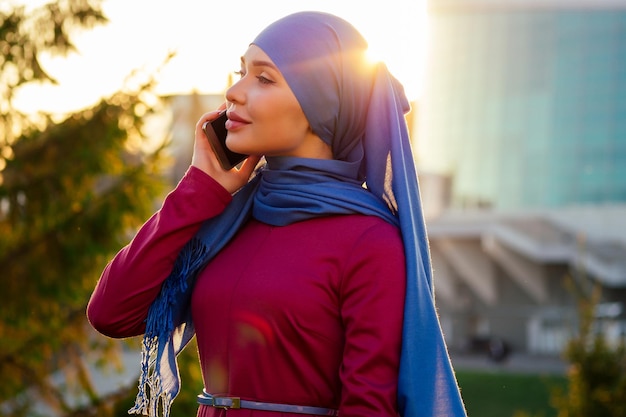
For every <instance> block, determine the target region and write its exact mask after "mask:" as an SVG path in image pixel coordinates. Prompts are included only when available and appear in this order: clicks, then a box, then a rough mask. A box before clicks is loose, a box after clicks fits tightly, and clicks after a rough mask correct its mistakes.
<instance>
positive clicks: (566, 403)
mask: <svg viewBox="0 0 626 417" xmlns="http://www.w3.org/2000/svg"><path fill="white" fill-rule="evenodd" d="M570 283H571V284H572V285H571V287H572V289H573V290H574V293H575V294H576V296H577V300H578V312H579V326H578V334H577V335H576V337H574V338H572V339H571V340H570V342H569V343H568V345H567V348H566V350H565V352H564V353H565V358H566V359H567V360H568V361H569V362H570V369H569V372H568V385H567V390H565V391H563V390H558V391H556V392H555V394H554V400H553V402H554V405H555V407H556V408H557V409H558V417H623V416H626V345H625V344H624V340H622V341H621V343H619V345H618V346H611V345H609V344H608V343H607V341H606V339H605V337H604V336H603V334H602V332H601V331H599V329H597V325H598V324H599V322H598V319H597V318H596V317H595V311H596V306H597V305H598V302H599V301H600V298H601V291H600V287H599V286H598V285H597V284H593V285H592V284H590V283H589V282H588V281H586V280H585V279H584V277H583V278H581V279H579V280H578V281H576V280H574V279H570Z"/></svg>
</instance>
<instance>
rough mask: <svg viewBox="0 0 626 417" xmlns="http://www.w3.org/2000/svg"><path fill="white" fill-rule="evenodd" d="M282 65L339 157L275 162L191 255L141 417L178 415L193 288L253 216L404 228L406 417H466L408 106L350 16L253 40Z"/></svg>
mask: <svg viewBox="0 0 626 417" xmlns="http://www.w3.org/2000/svg"><path fill="white" fill-rule="evenodd" d="M252 43H253V44H255V45H257V46H258V47H260V48H261V49H262V50H263V51H264V52H265V53H266V54H267V55H268V56H269V57H270V58H271V59H272V61H273V62H274V64H275V65H276V66H277V67H278V68H279V70H280V71H281V73H282V75H283V76H284V77H285V79H286V81H287V83H288V84H289V87H290V88H291V90H292V91H293V93H294V95H295V96H296V98H297V99H298V102H299V104H300V106H301V107H302V110H303V111H304V114H305V116H306V118H307V120H308V122H309V124H310V126H311V129H312V130H313V132H314V133H316V134H317V135H318V136H319V137H320V138H321V139H322V140H323V141H325V142H326V143H327V144H329V145H330V146H331V148H332V150H333V156H334V159H333V160H318V159H305V158H293V157H268V158H267V164H266V165H265V166H264V167H262V168H261V169H260V170H258V172H257V173H256V175H255V176H254V177H253V178H252V179H251V180H250V182H249V183H248V184H247V185H245V186H244V187H243V188H242V189H241V190H239V191H238V192H237V193H235V194H234V195H233V200H232V202H231V203H230V204H229V206H228V207H227V208H226V210H225V211H224V212H223V213H222V214H220V215H219V216H217V217H214V218H212V219H209V220H207V221H206V222H205V223H204V224H203V225H202V227H201V229H200V231H199V232H198V233H197V234H196V236H194V238H193V239H191V241H190V242H188V244H187V245H186V246H185V247H184V248H183V249H182V251H181V252H180V254H179V256H178V258H177V260H176V262H175V265H174V268H173V270H172V272H171V274H170V276H169V277H168V278H167V279H166V281H165V282H164V284H163V287H162V289H161V292H160V294H159V296H158V297H157V299H155V301H154V302H153V304H152V305H151V308H150V311H149V313H148V317H147V321H146V332H145V335H144V339H143V351H142V367H141V376H140V381H139V393H138V395H137V399H136V403H135V406H134V407H133V408H132V409H131V410H130V411H129V412H130V413H137V414H146V415H149V416H151V417H156V416H157V415H158V412H159V409H161V410H162V415H163V416H165V417H167V416H169V411H170V405H171V402H172V400H173V399H174V397H175V396H176V395H177V394H178V392H179V390H180V379H179V374H178V367H177V364H176V355H177V354H178V353H179V352H180V351H181V350H182V349H183V348H184V347H185V346H186V345H187V343H188V342H189V341H190V340H191V338H192V337H193V335H194V333H195V331H194V327H193V321H192V318H191V308H190V300H191V292H192V290H193V285H194V282H195V279H196V277H197V275H198V273H199V272H200V271H201V270H202V268H203V267H204V266H205V265H206V264H207V263H208V262H209V261H210V260H211V259H212V258H213V257H214V256H215V255H216V254H217V253H218V252H219V251H220V250H221V249H222V248H223V247H224V246H225V245H226V244H227V243H228V242H229V241H230V239H231V238H232V237H233V236H234V235H235V234H236V233H237V231H238V230H239V229H240V228H241V227H242V226H243V225H244V224H245V223H246V221H247V220H248V219H249V218H250V217H251V216H252V217H254V218H256V219H258V220H259V221H262V222H265V223H267V224H271V225H275V226H283V225H288V224H291V223H294V222H298V221H304V220H307V219H311V218H315V217H318V216H328V215H336V214H365V215H372V216H378V217H380V218H382V219H384V220H386V221H388V222H389V223H391V224H394V225H397V226H398V227H399V229H400V231H401V233H402V239H403V243H404V250H405V257H406V263H407V265H406V271H407V286H406V298H405V307H404V322H403V330H402V332H403V333H402V350H401V357H400V372H399V377H398V407H399V411H400V415H401V416H402V417H434V416H446V417H465V416H466V413H465V409H464V406H463V402H462V399H461V396H460V393H459V389H458V385H457V382H456V378H455V376H454V372H453V369H452V365H451V363H450V359H449V356H448V352H447V348H446V345H445V341H444V338H443V334H442V331H441V328H440V325H439V320H438V317H437V313H436V309H435V300H434V288H433V282H432V270H431V264H430V252H429V247H428V239H427V235H426V228H425V224H424V218H423V213H422V207H421V201H420V194H419V187H418V181H417V174H416V171H415V165H414V162H413V155H412V152H411V147H410V141H409V135H408V129H407V125H406V121H405V119H404V114H405V113H406V112H407V111H408V110H409V105H408V101H407V99H406V97H405V95H404V91H403V89H402V86H401V85H400V83H399V82H398V81H397V80H396V79H395V78H394V77H393V76H392V75H391V74H390V73H389V71H388V70H387V68H386V67H385V65H384V64H382V63H377V64H372V63H370V62H368V60H367V58H366V50H367V43H366V42H365V40H364V39H363V38H362V36H361V35H360V34H359V33H358V31H357V30H356V29H355V28H354V27H353V26H351V25H350V24H349V23H348V22H346V21H345V20H343V19H341V18H339V17H337V16H333V15H330V14H327V13H321V12H300V13H295V14H292V15H289V16H287V17H284V18H282V19H280V20H278V21H276V22H274V23H273V24H271V25H270V26H268V27H267V28H266V29H264V30H263V31H262V32H261V33H260V34H259V35H258V36H257V37H256V39H255V40H254V41H253V42H252Z"/></svg>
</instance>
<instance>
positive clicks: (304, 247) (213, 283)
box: [87, 167, 406, 417]
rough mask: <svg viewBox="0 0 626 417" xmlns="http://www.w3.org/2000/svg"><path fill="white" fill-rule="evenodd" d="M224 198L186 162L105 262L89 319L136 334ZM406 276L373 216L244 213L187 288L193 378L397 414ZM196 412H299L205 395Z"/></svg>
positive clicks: (272, 398)
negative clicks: (228, 405) (159, 202)
mask: <svg viewBox="0 0 626 417" xmlns="http://www.w3.org/2000/svg"><path fill="white" fill-rule="evenodd" d="M230 200H231V196H230V195H229V194H228V192H227V191H226V190H225V189H223V188H222V187H221V186H220V185H219V184H218V183H216V182H215V181H214V180H213V179H212V178H210V177H209V176H208V175H206V174H205V173H203V172H202V171H200V170H198V169H196V168H193V167H192V168H190V170H189V171H188V172H187V174H186V175H185V177H184V178H183V179H182V180H181V182H180V183H179V185H178V186H177V188H176V189H175V190H174V191H172V192H171V193H170V194H169V195H168V197H167V198H166V199H165V201H164V203H163V206H162V208H161V209H160V210H159V211H158V212H157V213H155V214H154V215H153V216H152V217H151V218H150V219H149V220H148V221H147V222H146V223H145V224H144V225H143V226H142V228H141V229H140V231H139V232H138V234H137V236H136V237H135V238H134V239H133V240H132V242H131V243H130V244H129V245H128V246H126V247H125V248H123V249H122V250H121V251H120V252H119V253H118V254H117V255H116V256H115V258H114V259H113V260H112V261H111V262H110V263H109V264H108V265H107V267H106V268H105V270H104V272H103V273H102V277H101V278H100V281H99V282H98V285H97V287H96V289H95V291H94V293H93V295H92V298H91V300H90V303H89V307H88V310H87V312H88V317H89V319H90V321H91V323H92V325H93V326H94V327H95V328H96V329H97V330H99V331H100V332H101V333H103V334H105V335H108V336H110V337H116V338H121V337H130V336H137V335H141V334H143V332H144V329H145V323H144V320H145V318H146V316H147V311H148V308H149V306H150V304H151V303H152V301H153V300H154V298H155V297H156V295H157V294H158V292H159V289H160V285H161V283H162V282H163V281H164V280H165V279H166V278H167V276H168V275H169V273H170V271H171V269H172V266H173V263H174V260H175V259H176V256H177V255H178V252H179V251H180V249H181V248H182V247H183V245H184V244H185V243H186V242H187V241H188V240H189V239H190V238H191V237H193V236H194V234H195V233H196V232H197V231H198V229H199V227H200V225H201V224H202V222H203V221H204V220H206V219H207V218H210V217H212V216H215V215H217V214H219V213H220V212H222V211H223V210H224V209H226V207H227V205H228V203H229V202H230ZM405 280H406V277H405V259H404V251H403V246H402V239H401V236H400V233H399V231H398V229H397V228H396V227H394V226H392V225H390V224H388V223H386V222H385V221H383V220H381V219H379V218H377V217H372V216H363V215H342V216H328V217H321V218H317V219H313V220H307V221H302V222H298V223H294V224H291V225H288V226H281V227H275V226H270V225H267V224H264V223H261V222H258V221H256V220H251V221H249V222H248V223H247V224H246V225H245V226H244V227H243V228H242V229H241V230H240V231H239V233H238V234H237V235H236V236H235V238H234V239H233V240H232V241H231V242H230V243H229V244H228V245H227V246H226V247H225V248H224V249H223V250H222V251H221V252H220V253H219V254H218V255H217V256H216V257H215V258H214V259H213V260H212V261H211V262H210V263H209V264H208V265H207V267H206V268H205V269H204V270H203V271H202V272H201V273H200V275H199V277H198V280H197V283H196V286H195V288H194V292H193V297H192V313H193V321H194V324H195V328H196V337H197V342H198V350H199V357H200V365H201V369H202V375H203V379H204V388H205V389H206V391H207V392H209V393H211V394H214V395H229V396H237V397H240V398H241V399H246V400H252V401H261V402H271V403H281V404H294V405H306V406H315V407H326V408H333V409H338V410H339V415H340V416H341V417H365V416H377V417H385V416H396V415H397V404H396V391H397V379H398V367H399V359H400V343H401V334H402V315H403V307H404V293H405ZM184 383H185V381H183V384H184ZM202 388H203V387H198V393H200V392H201V390H202ZM198 415H199V416H201V417H210V416H211V417H212V416H237V417H243V416H255V417H264V416H267V417H270V416H271V417H296V416H303V415H302V414H291V413H280V412H269V411H258V410H249V409H237V410H232V409H231V410H223V409H217V408H213V407H209V406H200V407H199V410H198Z"/></svg>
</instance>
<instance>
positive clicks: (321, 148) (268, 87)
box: [226, 45, 332, 158]
mask: <svg viewBox="0 0 626 417" xmlns="http://www.w3.org/2000/svg"><path fill="white" fill-rule="evenodd" d="M240 75H241V78H240V79H239V81H237V82H236V83H235V84H234V85H233V86H232V87H230V88H229V89H228V91H227V92H226V100H227V101H228V106H227V110H228V111H227V115H228V118H229V120H228V122H226V128H227V129H228V137H227V139H226V144H227V145H228V147H229V148H230V149H231V150H232V151H235V152H239V153H245V154H250V155H266V156H296V157H303V158H332V151H331V150H330V146H328V145H327V144H326V143H324V142H323V141H322V140H321V139H320V138H319V137H318V136H317V135H315V134H314V133H313V132H312V131H311V128H310V126H309V122H308V121H307V119H306V117H305V115H304V113H303V111H302V108H301V107H300V104H299V103H298V100H297V99H296V97H295V95H294V94H293V92H292V91H291V89H290V88H289V86H288V85H287V82H286V81H285V79H284V78H283V76H282V74H281V72H280V71H279V70H278V68H277V67H276V66H275V65H274V63H273V62H272V60H271V59H270V58H269V56H267V54H266V53H265V52H263V50H262V49H261V48H259V47H258V46H256V45H251V46H250V47H249V48H248V50H247V51H246V53H245V54H244V56H242V57H241V72H240Z"/></svg>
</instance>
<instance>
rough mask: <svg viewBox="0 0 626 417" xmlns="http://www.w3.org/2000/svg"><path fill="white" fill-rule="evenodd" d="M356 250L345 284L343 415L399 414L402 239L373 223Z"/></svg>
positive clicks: (342, 372)
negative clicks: (398, 383)
mask: <svg viewBox="0 0 626 417" xmlns="http://www.w3.org/2000/svg"><path fill="white" fill-rule="evenodd" d="M351 252H352V254H353V255H352V256H351V257H350V260H349V262H348V270H347V271H346V272H345V273H344V279H343V282H342V289H341V294H342V300H341V304H340V305H341V315H342V321H343V323H344V326H345V340H346V344H345V348H344V353H343V360H342V365H341V368H340V378H341V380H342V384H343V391H342V394H341V406H340V414H341V415H342V416H346V417H357V416H359V417H365V416H377V417H382V416H387V417H392V416H396V413H397V411H396V410H397V404H396V396H397V380H398V369H399V362H400V345H401V339H402V337H401V335H402V318H403V310H404V309H403V308H404V291H405V287H406V273H405V261H404V251H403V246H402V242H401V240H400V239H399V238H396V236H394V235H390V234H389V233H380V229H376V228H372V229H370V231H369V232H368V233H366V234H365V235H364V236H363V237H362V238H361V239H360V241H359V243H358V244H357V246H355V247H354V249H353V250H352V251H351Z"/></svg>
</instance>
